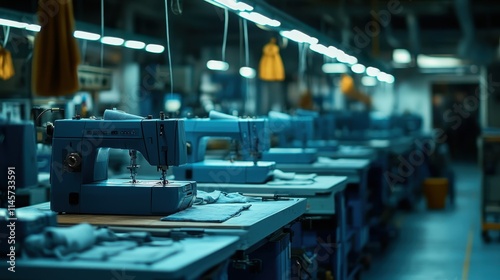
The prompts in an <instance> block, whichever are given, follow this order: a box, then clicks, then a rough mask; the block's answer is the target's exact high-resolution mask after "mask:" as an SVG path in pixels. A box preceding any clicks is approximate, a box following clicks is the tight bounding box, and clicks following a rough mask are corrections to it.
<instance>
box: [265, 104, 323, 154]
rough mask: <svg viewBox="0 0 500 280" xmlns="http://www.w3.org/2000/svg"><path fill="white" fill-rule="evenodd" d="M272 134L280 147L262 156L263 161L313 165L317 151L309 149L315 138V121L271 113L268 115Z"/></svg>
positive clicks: (304, 117)
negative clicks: (310, 142)
mask: <svg viewBox="0 0 500 280" xmlns="http://www.w3.org/2000/svg"><path fill="white" fill-rule="evenodd" d="M268 119H269V129H270V131H271V134H273V135H274V136H276V137H277V138H278V143H279V145H278V146H279V147H278V148H271V149H269V151H265V152H264V153H263V154H262V159H263V160H266V161H275V162H276V163H313V162H315V161H316V160H317V158H318V156H317V149H314V148H308V142H309V141H310V139H313V137H314V119H313V117H311V116H290V115H288V114H284V113H280V112H276V111H271V112H269V114H268Z"/></svg>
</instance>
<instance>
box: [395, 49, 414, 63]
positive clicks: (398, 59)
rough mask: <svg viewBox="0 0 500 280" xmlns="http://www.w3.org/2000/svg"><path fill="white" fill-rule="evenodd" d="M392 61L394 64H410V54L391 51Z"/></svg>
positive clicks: (403, 51) (397, 50)
mask: <svg viewBox="0 0 500 280" xmlns="http://www.w3.org/2000/svg"><path fill="white" fill-rule="evenodd" d="M392 60H393V61H394V62H395V63H410V62H411V54H410V52H409V51H408V50H405V49H395V50H393V51H392Z"/></svg>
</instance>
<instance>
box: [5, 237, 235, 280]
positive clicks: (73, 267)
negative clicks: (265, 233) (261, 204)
mask: <svg viewBox="0 0 500 280" xmlns="http://www.w3.org/2000/svg"><path fill="white" fill-rule="evenodd" d="M238 241H239V237H238V236H231V235H205V236H202V237H188V238H184V239H182V240H179V241H176V243H175V244H176V245H177V246H181V247H182V250H181V251H179V252H177V253H175V254H173V255H170V256H168V257H167V258H165V259H163V260H160V261H157V262H155V263H153V264H141V263H131V262H118V261H115V262H111V261H101V260H99V261H96V260H60V259H57V258H32V259H26V258H20V257H18V258H17V259H16V263H15V264H16V266H15V272H14V273H12V272H10V271H8V270H7V265H8V264H7V262H5V261H2V264H0V269H1V271H0V278H1V279H13V280H14V279H50V280H55V279H75V280H87V279H146V280H154V279H186V280H188V279H198V278H199V277H200V276H202V275H203V274H204V273H205V272H206V271H208V270H210V269H212V268H213V267H215V266H218V265H220V264H221V263H222V267H225V265H224V263H226V262H227V259H229V258H230V257H231V256H232V255H233V254H234V253H235V252H236V250H237V246H238Z"/></svg>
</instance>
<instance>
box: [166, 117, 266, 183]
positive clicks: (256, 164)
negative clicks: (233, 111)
mask: <svg viewBox="0 0 500 280" xmlns="http://www.w3.org/2000/svg"><path fill="white" fill-rule="evenodd" d="M184 125H185V127H184V129H185V131H186V140H187V143H188V162H189V163H188V164H186V165H183V166H179V167H174V168H173V173H174V176H175V178H176V180H195V181H197V182H200V183H201V182H203V183H257V184H258V183H264V182H266V181H269V180H270V179H271V178H272V174H273V172H274V169H275V163H274V162H267V161H260V159H261V156H262V152H263V151H265V150H268V149H269V146H270V143H269V142H270V139H269V127H268V122H267V120H266V119H251V118H246V119H242V118H237V117H234V116H230V115H225V114H222V113H218V112H215V111H211V112H210V114H209V118H203V119H187V120H185V121H184ZM209 138H230V139H233V140H236V141H237V142H238V144H239V145H240V147H239V152H240V154H241V158H242V159H243V160H237V161H235V160H222V159H205V152H206V147H207V142H208V140H209Z"/></svg>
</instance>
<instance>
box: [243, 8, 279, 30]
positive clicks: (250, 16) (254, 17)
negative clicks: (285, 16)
mask: <svg viewBox="0 0 500 280" xmlns="http://www.w3.org/2000/svg"><path fill="white" fill-rule="evenodd" d="M238 15H239V16H240V17H242V18H244V19H246V20H249V21H253V22H255V23H256V24H260V25H269V26H272V27H278V26H280V25H281V22H279V21H277V20H274V19H271V18H268V17H266V16H264V15H262V14H259V13H257V12H250V13H248V12H241V13H239V14H238Z"/></svg>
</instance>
